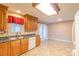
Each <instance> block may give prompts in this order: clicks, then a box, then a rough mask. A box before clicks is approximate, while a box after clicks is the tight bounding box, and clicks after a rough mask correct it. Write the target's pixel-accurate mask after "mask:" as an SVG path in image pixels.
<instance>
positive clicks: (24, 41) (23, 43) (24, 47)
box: [20, 38, 28, 54]
mask: <svg viewBox="0 0 79 59" xmlns="http://www.w3.org/2000/svg"><path fill="white" fill-rule="evenodd" d="M27 51H28V38H24V39H21V50H20V53H21V54H23V53H24V52H27Z"/></svg>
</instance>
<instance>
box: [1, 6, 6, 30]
mask: <svg viewBox="0 0 79 59" xmlns="http://www.w3.org/2000/svg"><path fill="white" fill-rule="evenodd" d="M6 14H7V7H6V6H3V5H1V4H0V31H5V30H6V24H7V18H6Z"/></svg>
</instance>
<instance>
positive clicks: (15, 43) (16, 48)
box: [11, 40, 20, 56]
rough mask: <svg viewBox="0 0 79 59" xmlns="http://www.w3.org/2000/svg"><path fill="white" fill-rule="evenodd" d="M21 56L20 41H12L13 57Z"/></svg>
mask: <svg viewBox="0 0 79 59" xmlns="http://www.w3.org/2000/svg"><path fill="white" fill-rule="evenodd" d="M18 55H20V40H14V41H11V56H18Z"/></svg>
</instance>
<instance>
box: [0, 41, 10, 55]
mask: <svg viewBox="0 0 79 59" xmlns="http://www.w3.org/2000/svg"><path fill="white" fill-rule="evenodd" d="M0 56H10V43H9V42H3V43H0Z"/></svg>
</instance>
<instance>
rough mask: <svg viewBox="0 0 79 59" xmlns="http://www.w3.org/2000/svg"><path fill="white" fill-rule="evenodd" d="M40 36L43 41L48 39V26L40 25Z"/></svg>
mask: <svg viewBox="0 0 79 59" xmlns="http://www.w3.org/2000/svg"><path fill="white" fill-rule="evenodd" d="M39 35H40V37H41V39H42V40H45V39H48V28H47V25H46V24H39Z"/></svg>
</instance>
